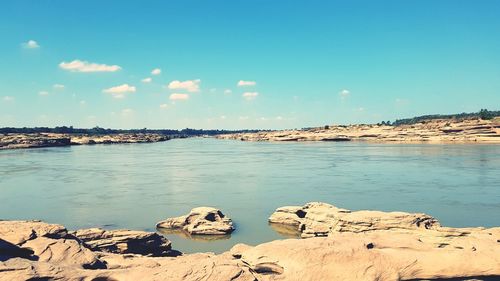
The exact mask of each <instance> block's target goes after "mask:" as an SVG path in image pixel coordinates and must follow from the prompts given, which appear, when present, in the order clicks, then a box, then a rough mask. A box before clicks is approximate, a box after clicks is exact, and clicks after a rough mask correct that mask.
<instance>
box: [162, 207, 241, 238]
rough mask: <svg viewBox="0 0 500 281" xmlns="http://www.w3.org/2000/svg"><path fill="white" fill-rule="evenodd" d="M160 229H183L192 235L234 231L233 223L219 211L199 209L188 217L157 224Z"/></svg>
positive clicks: (192, 211) (170, 219)
mask: <svg viewBox="0 0 500 281" xmlns="http://www.w3.org/2000/svg"><path fill="white" fill-rule="evenodd" d="M156 227H157V228H159V229H162V228H163V229H181V230H183V231H186V232H188V233H189V234H191V235H224V234H229V233H231V232H232V231H233V230H234V227H233V222H232V221H231V219H230V218H227V217H226V216H224V214H222V212H221V211H220V210H218V209H215V208H211V207H198V208H194V209H192V210H191V212H189V214H188V215H185V216H181V217H177V218H169V219H167V220H164V221H161V222H159V223H157V224H156Z"/></svg>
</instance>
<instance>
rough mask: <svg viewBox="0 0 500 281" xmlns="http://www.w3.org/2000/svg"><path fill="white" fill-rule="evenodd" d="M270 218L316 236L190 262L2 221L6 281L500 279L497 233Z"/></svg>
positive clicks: (135, 235)
mask: <svg viewBox="0 0 500 281" xmlns="http://www.w3.org/2000/svg"><path fill="white" fill-rule="evenodd" d="M269 220H270V222H271V223H273V224H278V225H282V226H288V227H289V228H292V230H293V231H296V232H298V233H302V237H305V238H306V237H310V238H307V239H287V240H277V241H272V242H268V243H264V244H260V245H257V246H248V245H244V244H238V245H235V246H234V247H233V248H232V249H231V250H229V251H228V252H225V253H222V254H220V255H216V254H212V253H197V254H186V255H181V254H180V253H179V252H177V251H174V250H172V246H171V244H170V242H169V241H168V240H166V239H165V238H164V237H162V236H159V235H157V234H155V233H148V232H142V231H130V230H114V231H105V230H101V229H87V230H78V231H74V232H70V231H68V230H66V229H65V228H64V227H63V226H61V225H56V224H47V223H43V222H40V221H0V280H109V281H111V280H252V281H255V280H373V281H375V280H378V281H384V280H428V279H433V280H499V278H500V228H498V227H497V228H490V229H485V228H480V227H479V228H448V227H442V226H441V225H440V224H439V222H438V221H437V220H436V219H435V218H433V217H431V216H428V215H425V214H410V213H403V212H391V213H386V212H378V211H356V212H353V211H349V210H345V209H340V208H337V207H335V206H332V205H329V204H325V203H315V202H313V203H308V204H306V205H305V206H289V207H282V208H279V209H277V210H276V212H275V213H274V214H272V215H271V217H270V219H269ZM174 246H175V245H174ZM451 278H456V279H451Z"/></svg>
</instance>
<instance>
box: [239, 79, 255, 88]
mask: <svg viewBox="0 0 500 281" xmlns="http://www.w3.org/2000/svg"><path fill="white" fill-rule="evenodd" d="M256 84H257V82H255V81H244V80H240V81H238V87H246V86H255V85H256Z"/></svg>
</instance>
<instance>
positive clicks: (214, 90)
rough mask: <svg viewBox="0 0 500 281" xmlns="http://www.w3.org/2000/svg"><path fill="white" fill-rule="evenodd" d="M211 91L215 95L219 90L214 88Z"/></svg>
mask: <svg viewBox="0 0 500 281" xmlns="http://www.w3.org/2000/svg"><path fill="white" fill-rule="evenodd" d="M209 91H210V93H215V92H216V91H217V89H216V88H212V89H210V90H209Z"/></svg>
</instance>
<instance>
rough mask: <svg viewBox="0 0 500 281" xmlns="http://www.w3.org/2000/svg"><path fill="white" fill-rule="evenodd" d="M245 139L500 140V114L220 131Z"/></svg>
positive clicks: (485, 141) (231, 137)
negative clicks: (414, 121) (406, 122)
mask: <svg viewBox="0 0 500 281" xmlns="http://www.w3.org/2000/svg"><path fill="white" fill-rule="evenodd" d="M217 138H220V139H235V140H242V141H334V142H344V141H370V142H397V143H408V142H409V143H411V142H428V143H449V142H474V143H476V142H480V143H500V117H497V118H495V119H493V120H481V119H465V120H453V119H434V120H428V121H423V122H421V123H417V124H413V125H399V126H386V125H374V124H371V125H362V124H360V125H349V126H343V125H331V126H325V127H320V128H310V129H303V130H284V131H263V132H257V133H239V134H225V135H219V136H217Z"/></svg>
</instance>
